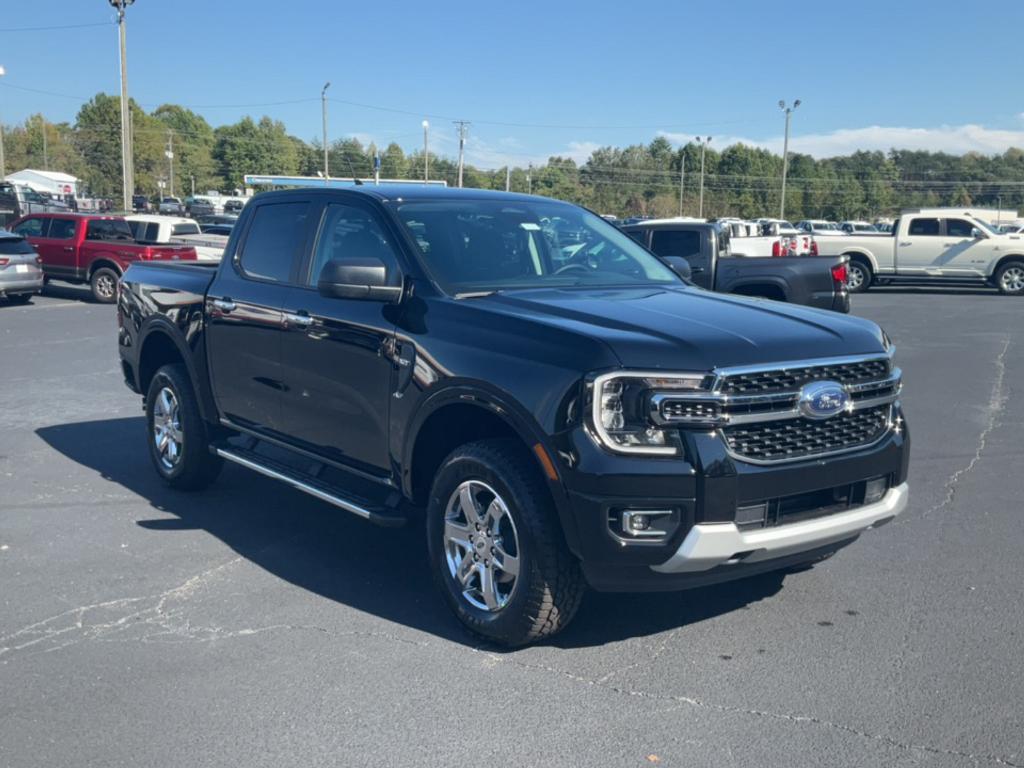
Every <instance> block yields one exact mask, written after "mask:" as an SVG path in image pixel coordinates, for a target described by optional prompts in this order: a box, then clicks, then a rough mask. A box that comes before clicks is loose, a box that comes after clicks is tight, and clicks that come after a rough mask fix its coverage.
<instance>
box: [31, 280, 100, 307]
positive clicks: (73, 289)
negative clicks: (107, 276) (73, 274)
mask: <svg viewBox="0 0 1024 768" xmlns="http://www.w3.org/2000/svg"><path fill="white" fill-rule="evenodd" d="M43 296H49V297H50V298H52V299H68V300H69V301H81V302H83V303H85V304H96V303H97V302H96V300H95V299H93V297H92V291H91V290H90V289H89V286H87V285H74V284H72V283H61V282H58V281H55V280H49V281H47V283H46V285H45V286H44V287H43Z"/></svg>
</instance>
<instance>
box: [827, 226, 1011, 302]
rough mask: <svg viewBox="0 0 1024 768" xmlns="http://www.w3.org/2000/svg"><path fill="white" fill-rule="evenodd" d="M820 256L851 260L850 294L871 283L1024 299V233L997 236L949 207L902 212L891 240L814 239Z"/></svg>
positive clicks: (871, 237)
mask: <svg viewBox="0 0 1024 768" xmlns="http://www.w3.org/2000/svg"><path fill="white" fill-rule="evenodd" d="M815 239H816V241H817V243H818V249H819V252H820V253H821V255H823V256H849V257H850V263H849V265H848V267H847V273H848V275H849V277H848V283H849V289H850V292H851V293H859V292H862V291H866V290H867V289H868V288H869V287H870V286H871V285H872V283H875V284H880V283H884V282H912V283H925V282H927V283H942V282H946V283H965V282H967V283H977V284H988V285H993V286H995V287H996V288H998V289H999V290H1000V292H1002V293H1005V294H1009V295H1013V296H1020V295H1024V235H1014V234H997V233H996V232H995V231H994V230H993V229H992V227H990V226H989V225H988V224H986V223H985V222H983V221H981V220H980V219H977V218H975V217H973V216H970V215H969V214H966V213H956V212H954V211H953V210H950V209H930V210H929V209H921V210H915V211H906V212H904V213H903V215H901V216H900V218H898V219H897V220H896V223H895V224H894V225H893V233H892V234H891V235H889V236H885V237H879V236H878V235H838V236H835V237H829V236H821V237H816V238H815Z"/></svg>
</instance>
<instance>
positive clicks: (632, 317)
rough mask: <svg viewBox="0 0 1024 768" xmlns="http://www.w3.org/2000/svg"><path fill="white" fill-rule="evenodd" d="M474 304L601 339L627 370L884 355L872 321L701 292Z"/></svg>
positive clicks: (547, 293) (547, 294) (593, 293)
mask: <svg viewBox="0 0 1024 768" xmlns="http://www.w3.org/2000/svg"><path fill="white" fill-rule="evenodd" d="M473 301H479V302H480V303H481V305H483V306H486V307H487V308H489V309H490V310H492V311H494V312H497V313H502V314H505V313H507V314H509V315H515V316H518V317H520V318H524V319H526V318H528V319H530V320H532V321H533V322H535V323H538V324H540V325H547V326H555V327H558V328H560V329H562V330H566V331H570V332H573V333H578V334H586V335H587V336H589V337H591V338H596V339H599V340H601V341H603V342H605V343H606V344H607V345H608V346H609V347H611V349H612V351H613V352H614V353H615V355H616V356H617V357H618V358H619V360H620V361H621V363H622V365H623V366H624V367H628V368H649V369H671V370H695V371H709V370H712V369H714V368H722V367H726V366H734V365H757V364H761V363H779V362H789V361H794V360H805V359H812V358H825V357H837V356H842V355H858V354H875V353H879V354H881V353H883V352H884V351H885V344H884V342H883V334H882V331H881V329H880V328H879V327H878V326H877V325H876V324H875V323H873V322H871V321H870V320H864V319H862V318H857V317H850V316H848V315H842V314H839V313H835V312H828V311H825V310H816V309H810V308H808V307H802V306H796V305H793V304H784V303H781V302H776V301H769V300H767V299H754V298H746V297H740V296H732V295H726V294H717V293H712V292H710V291H705V290H701V289H699V288H688V287H679V288H674V287H673V288H660V287H658V288H629V289H623V288H616V289H593V288H591V289H578V288H577V289H558V290H556V289H546V290H530V291H511V292H508V293H499V294H494V295H491V296H488V297H486V298H481V299H473ZM481 308H483V307H481Z"/></svg>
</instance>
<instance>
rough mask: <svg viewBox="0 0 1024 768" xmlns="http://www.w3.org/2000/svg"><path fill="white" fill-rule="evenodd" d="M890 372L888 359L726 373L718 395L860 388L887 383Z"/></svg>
mask: <svg viewBox="0 0 1024 768" xmlns="http://www.w3.org/2000/svg"><path fill="white" fill-rule="evenodd" d="M890 371H891V362H890V360H889V358H875V359H871V360H857V361H854V362H848V363H842V362H840V363H829V364H825V365H808V364H806V363H805V364H798V365H797V366H796V367H786V368H768V369H766V370H763V371H743V372H738V373H726V374H723V376H722V377H721V382H720V386H719V389H718V391H720V392H724V393H725V394H727V395H761V394H772V393H776V392H795V391H796V390H798V389H800V387H802V386H803V385H804V384H807V383H809V382H811V381H821V380H829V381H837V382H839V383H840V384H847V385H849V384H861V383H864V382H869V381H879V380H882V379H885V378H886V377H887V376H888V375H889V373H890Z"/></svg>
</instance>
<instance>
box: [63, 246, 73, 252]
mask: <svg viewBox="0 0 1024 768" xmlns="http://www.w3.org/2000/svg"><path fill="white" fill-rule="evenodd" d="M64 250H65V251H73V250H75V249H74V247H73V246H70V245H65V246H64Z"/></svg>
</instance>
